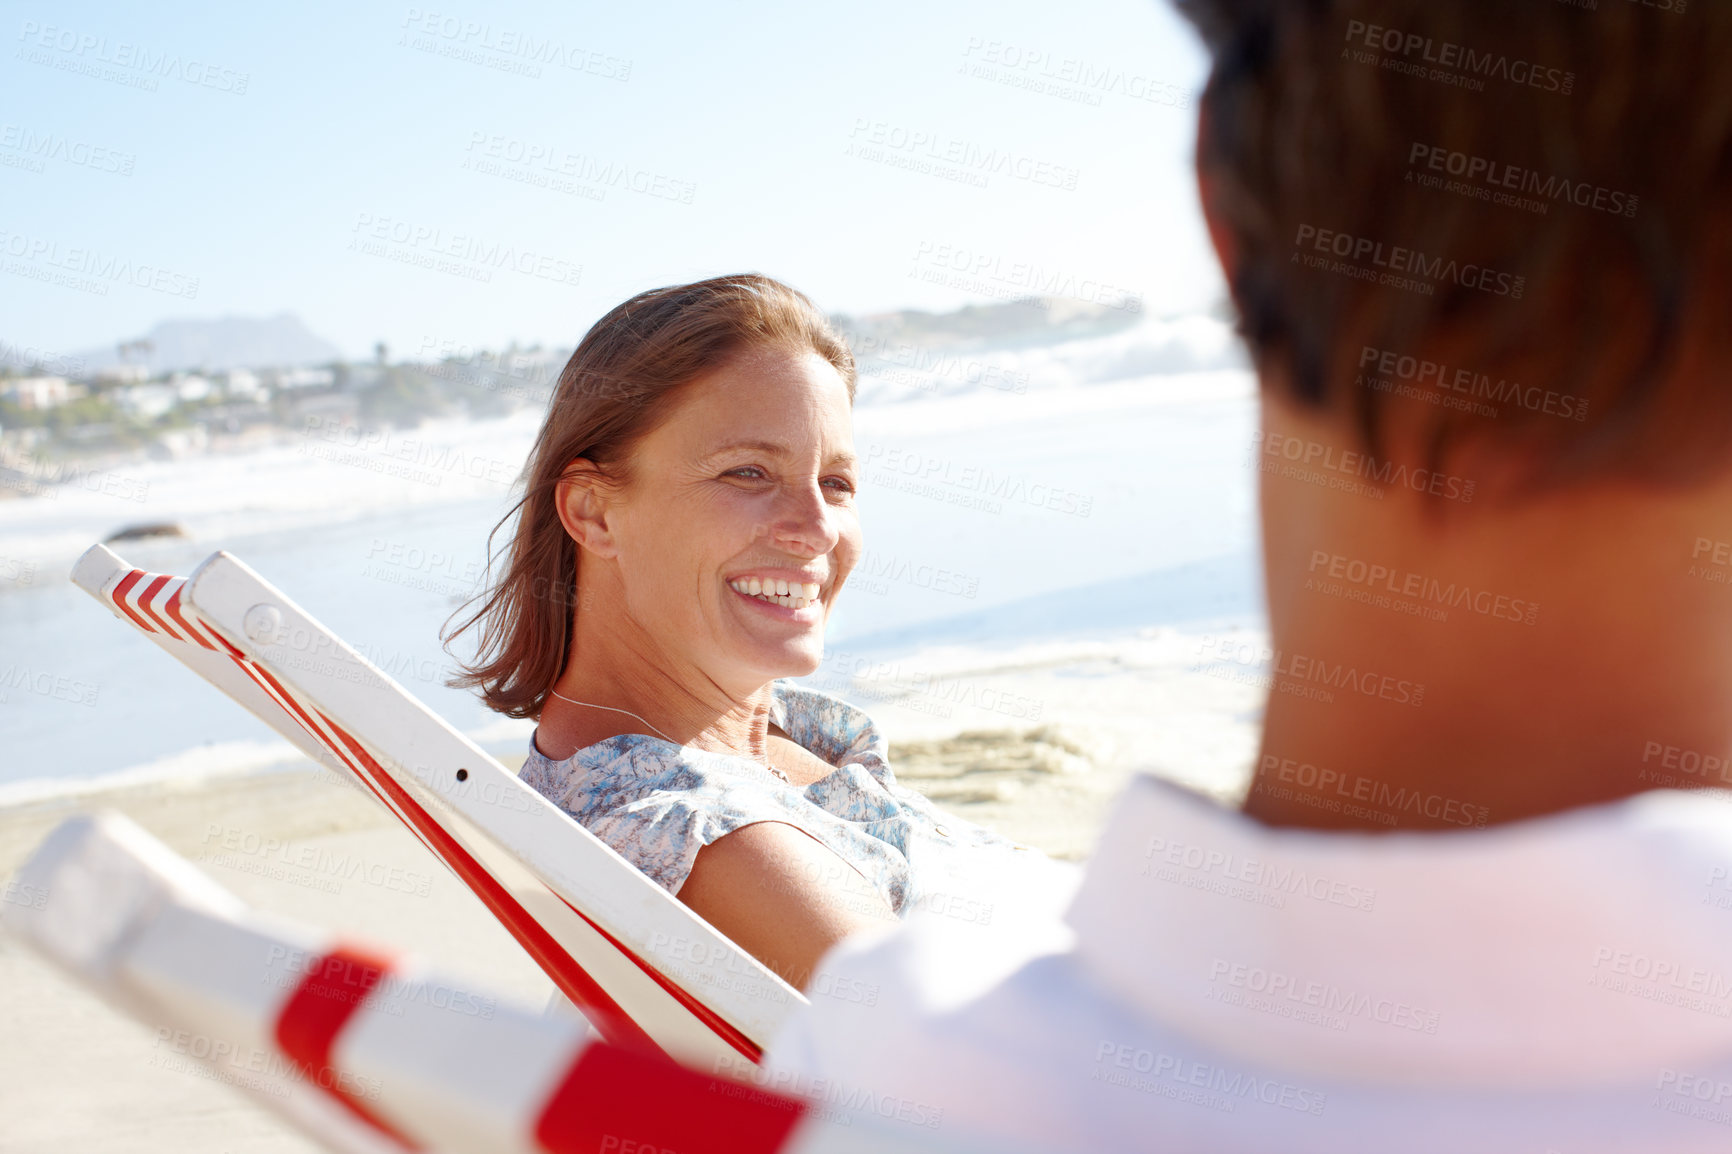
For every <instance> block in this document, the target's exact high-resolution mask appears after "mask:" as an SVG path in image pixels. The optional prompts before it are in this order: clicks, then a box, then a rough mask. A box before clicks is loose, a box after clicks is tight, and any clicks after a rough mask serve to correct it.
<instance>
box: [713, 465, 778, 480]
mask: <svg viewBox="0 0 1732 1154" xmlns="http://www.w3.org/2000/svg"><path fill="white" fill-rule="evenodd" d="M723 475H724V476H728V477H743V478H745V479H746V480H748V481H762V480H764V479H765V478H766V477H768V476H769V474H768V473H766V472H764V470H762V469H760V468H758V466H756V465H741V466H740V467H739V468H738V469H729V470H728V471H727V472H726V473H725V474H723Z"/></svg>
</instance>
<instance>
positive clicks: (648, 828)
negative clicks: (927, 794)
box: [519, 681, 1046, 924]
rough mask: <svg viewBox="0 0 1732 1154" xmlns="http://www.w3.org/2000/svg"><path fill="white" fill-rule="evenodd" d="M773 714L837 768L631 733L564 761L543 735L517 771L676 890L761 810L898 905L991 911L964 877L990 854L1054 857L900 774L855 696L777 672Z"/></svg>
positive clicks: (901, 910) (985, 917) (954, 913)
mask: <svg viewBox="0 0 1732 1154" xmlns="http://www.w3.org/2000/svg"><path fill="white" fill-rule="evenodd" d="M770 720H771V721H772V722H774V723H775V724H776V725H779V726H781V728H782V730H783V732H785V733H786V734H787V735H788V736H789V737H790V738H791V739H793V740H794V741H795V742H797V743H798V744H800V745H802V746H804V747H805V748H806V749H808V750H810V751H811V752H812V753H813V754H814V755H816V756H817V757H819V758H822V759H823V760H824V761H826V762H828V763H829V764H831V765H833V766H835V767H836V769H835V771H834V772H833V773H831V774H830V775H829V776H827V777H825V778H823V779H821V780H819V781H815V782H813V783H812V784H811V785H808V786H806V787H804V788H801V787H799V786H794V785H790V784H788V783H787V782H784V781H782V780H781V779H780V778H777V777H775V776H774V775H772V774H771V773H770V772H769V770H767V769H766V768H765V767H764V766H762V765H760V764H758V763H757V762H755V761H752V760H751V759H749V758H744V757H738V756H736V755H733V754H726V753H711V752H707V751H705V750H700V749H691V748H688V747H685V746H679V745H675V744H674V743H673V742H671V741H665V740H663V739H661V738H659V737H649V736H647V735H645V734H641V733H627V734H621V735H620V736H618V737H610V738H608V739H607V740H605V741H598V742H596V743H595V744H594V745H591V746H587V747H585V748H583V749H580V750H578V751H577V752H576V753H574V754H572V755H571V756H570V757H568V758H566V759H565V760H563V761H553V760H551V759H549V758H548V757H547V756H546V755H545V754H543V753H542V752H541V750H540V749H538V748H536V745H535V740H534V738H533V737H532V738H531V739H530V742H529V757H528V759H527V760H526V761H525V762H524V763H523V768H522V770H521V771H520V772H519V776H520V777H521V778H522V779H523V780H524V781H525V782H527V783H528V784H529V785H530V786H532V787H533V788H534V789H535V790H536V791H537V792H538V793H540V794H541V795H542V796H543V797H545V798H547V799H548V800H549V801H551V802H553V804H555V805H557V806H559V808H561V809H563V810H564V811H565V812H566V813H569V814H570V815H571V816H572V817H574V818H576V819H577V820H578V821H579V822H580V823H581V824H582V825H583V826H584V827H585V828H587V829H588V830H589V831H590V832H591V833H593V834H595V835H596V836H597V837H599V838H600V839H601V840H602V841H604V842H606V843H607V844H608V845H609V846H611V847H613V849H614V850H616V851H617V852H618V853H619V854H620V856H622V857H624V858H625V859H626V860H627V861H629V862H631V863H632V864H633V865H635V866H637V867H638V868H639V869H641V870H642V871H643V872H644V873H646V874H648V875H649V876H650V877H651V878H654V879H655V880H656V881H657V882H658V883H660V884H661V885H662V886H664V887H665V888H666V889H668V890H669V891H670V892H673V893H678V892H679V889H680V887H681V886H682V885H684V884H685V880H686V876H687V875H688V874H689V873H691V869H692V863H693V861H695V860H696V858H697V856H698V850H700V849H702V848H703V847H704V846H706V845H709V844H710V843H711V842H713V841H715V840H716V839H717V838H720V837H722V836H723V835H725V834H729V833H732V832H733V831H735V830H737V829H740V828H742V827H744V826H748V825H752V824H754V823H756V822H761V821H779V822H785V823H787V824H788V825H792V826H795V827H797V828H799V829H801V830H803V831H805V832H806V833H807V834H809V835H811V836H812V837H813V838H815V839H816V840H817V841H819V842H820V843H822V844H823V845H825V846H827V847H828V848H829V849H830V850H832V851H833V852H834V853H835V854H836V855H837V856H838V857H840V858H842V860H843V861H845V862H848V863H849V864H851V865H852V866H853V867H854V868H855V869H857V870H858V871H859V872H860V874H861V875H862V876H863V877H864V878H865V879H866V880H867V881H868V882H869V883H871V885H872V886H873V887H874V888H875V889H876V890H877V891H878V893H879V895H880V896H882V897H883V899H884V901H885V903H886V904H888V905H889V907H890V908H891V909H892V910H894V911H895V912H896V913H898V914H906V913H908V912H909V911H911V910H913V909H915V908H917V907H922V906H925V907H931V908H935V909H937V912H940V913H944V914H946V915H947V916H950V917H955V918H961V919H962V920H966V921H970V922H976V923H979V924H985V923H986V922H988V921H990V918H991V916H992V906H991V905H990V904H989V903H972V902H970V901H969V898H968V895H967V894H966V893H964V892H959V884H958V879H960V878H965V877H968V876H970V875H973V876H981V875H983V874H989V873H991V872H992V867H993V864H994V863H992V862H983V861H981V860H979V859H980V856H981V855H982V854H985V855H988V856H989V857H991V858H993V859H996V860H997V861H998V863H999V864H1003V859H1007V858H1020V859H1028V858H1037V859H1039V860H1040V861H1042V862H1045V861H1046V859H1045V858H1044V856H1043V855H1041V854H1039V853H1037V852H1036V851H1033V850H1030V849H1029V848H1028V847H1027V846H1021V845H1018V844H1016V843H1015V842H1013V841H1011V840H1009V839H1008V838H1004V837H1001V836H1000V835H998V834H996V833H993V832H991V831H990V830H987V829H983V828H982V827H980V826H977V825H974V824H973V823H971V822H967V821H963V820H961V819H960V818H956V817H952V816H950V815H949V814H946V813H944V812H943V811H942V810H940V809H938V808H937V807H936V806H934V805H933V804H932V803H931V802H930V801H928V800H926V798H924V797H922V796H920V794H918V793H915V792H914V791H913V790H910V789H905V788H903V787H902V786H900V785H898V784H897V783H896V776H895V774H893V773H891V772H890V763H889V761H888V760H887V759H886V756H885V755H886V753H887V751H888V743H887V742H886V740H885V738H884V736H883V734H881V733H880V732H879V731H878V729H877V727H876V726H875V725H873V723H872V719H871V718H870V717H868V716H867V715H866V714H865V713H864V712H862V711H861V710H859V709H856V708H854V707H853V706H852V705H849V704H848V703H847V702H845V701H841V700H839V699H837V698H835V697H831V696H830V695H829V694H826V693H820V692H818V691H816V690H812V689H806V688H803V687H801V686H797V685H792V684H790V683H787V682H783V681H777V682H775V683H773V684H772V686H771V699H770ZM962 859H973V860H962ZM982 867H986V868H984V869H983V868H982ZM938 907H943V908H938Z"/></svg>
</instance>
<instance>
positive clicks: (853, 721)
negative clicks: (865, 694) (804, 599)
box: [770, 681, 890, 767]
mask: <svg viewBox="0 0 1732 1154" xmlns="http://www.w3.org/2000/svg"><path fill="white" fill-rule="evenodd" d="M770 720H771V721H773V722H775V723H776V724H777V725H779V726H781V727H782V730H783V732H785V733H786V734H787V735H788V736H789V737H790V738H791V739H793V741H794V742H796V743H797V744H799V745H802V746H804V747H805V748H806V749H808V750H810V751H811V752H812V753H814V754H816V755H817V756H819V757H821V758H823V759H824V760H825V761H827V762H829V763H830V764H831V765H844V764H846V763H848V762H861V761H865V762H868V763H870V762H874V761H875V762H877V763H878V764H879V765H882V766H885V767H888V765H889V752H890V751H889V743H888V742H887V741H886V740H885V738H884V734H883V733H882V732H881V731H880V730H879V728H878V726H877V724H876V723H874V722H873V720H872V718H871V716H870V715H868V714H867V713H866V711H865V710H863V709H861V708H859V707H858V706H854V705H850V704H849V703H848V702H846V701H843V700H842V699H841V698H840V697H834V696H832V695H830V694H828V693H824V692H822V691H820V690H817V689H809V688H807V687H806V686H804V685H798V684H795V683H794V682H792V681H776V682H773V683H772V684H771V699H770Z"/></svg>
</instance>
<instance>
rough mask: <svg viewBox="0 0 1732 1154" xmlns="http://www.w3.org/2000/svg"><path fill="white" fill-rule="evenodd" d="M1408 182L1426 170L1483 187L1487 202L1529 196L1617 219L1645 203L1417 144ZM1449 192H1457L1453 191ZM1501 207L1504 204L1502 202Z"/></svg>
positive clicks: (1411, 155)
mask: <svg viewBox="0 0 1732 1154" xmlns="http://www.w3.org/2000/svg"><path fill="white" fill-rule="evenodd" d="M1407 163H1408V165H1409V168H1408V171H1407V179H1408V180H1409V181H1411V180H1413V179H1414V172H1415V170H1416V169H1418V168H1421V167H1423V168H1424V169H1425V170H1427V171H1428V172H1432V173H1440V174H1443V175H1447V176H1455V177H1460V178H1461V179H1462V180H1463V181H1465V182H1467V183H1468V184H1472V185H1475V186H1479V185H1483V186H1484V188H1483V189H1480V188H1477V187H1476V188H1475V190H1474V191H1475V192H1481V191H1483V192H1485V193H1486V194H1487V195H1486V197H1485V199H1491V198H1493V197H1496V196H1500V195H1507V194H1515V193H1520V194H1523V195H1526V196H1532V197H1539V198H1541V199H1542V200H1543V201H1552V202H1555V201H1559V200H1562V201H1566V202H1568V203H1570V204H1573V205H1575V206H1576V207H1577V208H1591V209H1594V210H1596V211H1598V212H1605V213H1610V214H1612V215H1613V216H1624V217H1630V216H1635V215H1636V208H1637V206H1638V205H1639V204H1640V203H1641V199H1640V198H1639V197H1635V196H1632V195H1630V194H1629V193H1627V192H1617V191H1615V190H1613V189H1610V188H1602V187H1601V186H1599V185H1597V184H1590V183H1588V182H1587V181H1585V180H1566V179H1565V178H1563V177H1561V176H1556V175H1551V176H1545V175H1542V174H1541V173H1540V172H1539V171H1538V170H1537V169H1532V168H1521V167H1519V166H1517V165H1513V164H1504V163H1502V162H1501V161H1496V160H1487V159H1486V158H1485V157H1483V156H1474V155H1473V154H1472V153H1468V152H1457V151H1455V150H1453V149H1450V148H1446V147H1444V146H1443V145H1441V144H1426V143H1425V142H1423V141H1419V140H1416V141H1414V142H1413V144H1412V146H1411V147H1410V148H1409V149H1408V150H1407ZM1449 191H1455V190H1454V189H1450V190H1449ZM1498 203H1503V202H1502V201H1499V202H1498ZM1512 207H1516V208H1522V207H1526V205H1525V204H1522V203H1520V202H1519V201H1514V202H1512ZM1545 208H1546V205H1545V204H1541V205H1540V211H1542V212H1543V211H1545Z"/></svg>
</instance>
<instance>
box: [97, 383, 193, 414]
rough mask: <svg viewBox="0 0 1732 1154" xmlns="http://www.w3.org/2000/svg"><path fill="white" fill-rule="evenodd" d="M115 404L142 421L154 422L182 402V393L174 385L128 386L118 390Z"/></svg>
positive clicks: (115, 392)
mask: <svg viewBox="0 0 1732 1154" xmlns="http://www.w3.org/2000/svg"><path fill="white" fill-rule="evenodd" d="M113 396H114V403H115V404H116V405H118V406H120V408H121V409H123V410H125V411H126V412H128V413H130V414H132V415H133V416H134V417H137V418H138V419H139V420H142V421H154V420H156V419H157V418H158V417H160V416H162V415H163V414H164V413H167V412H168V411H169V410H170V409H172V408H174V407H175V405H176V404H178V403H179V402H180V392H179V390H177V389H176V388H175V387H174V386H173V385H166V384H153V385H128V386H126V387H125V388H123V389H116V390H114V393H113Z"/></svg>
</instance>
